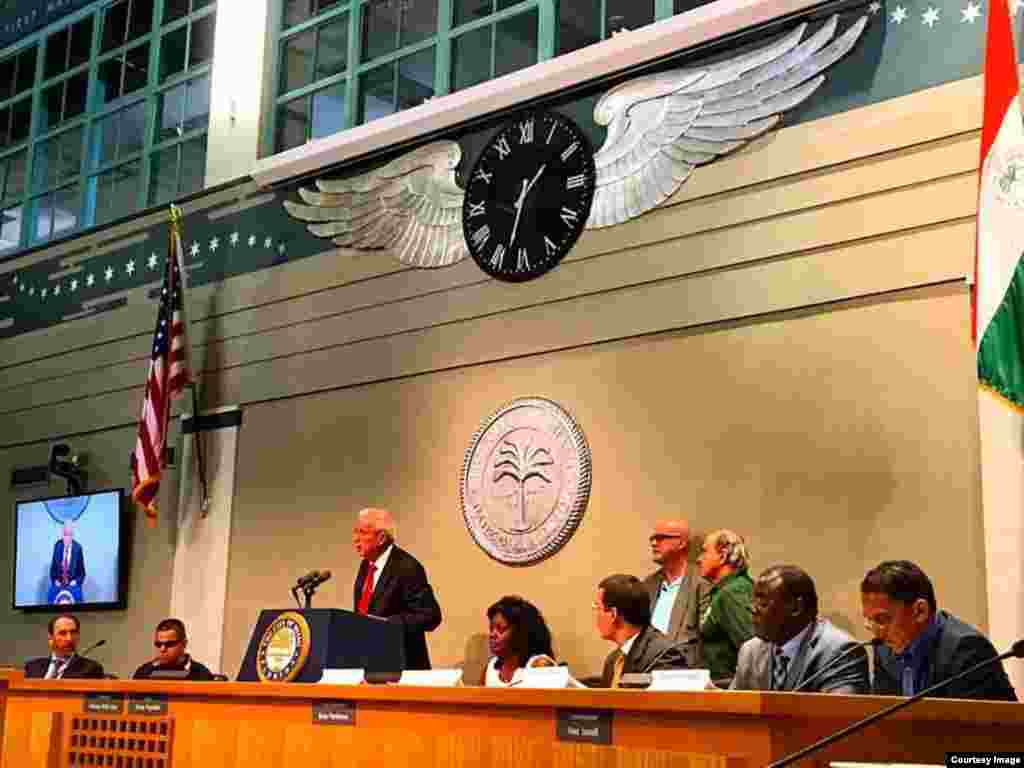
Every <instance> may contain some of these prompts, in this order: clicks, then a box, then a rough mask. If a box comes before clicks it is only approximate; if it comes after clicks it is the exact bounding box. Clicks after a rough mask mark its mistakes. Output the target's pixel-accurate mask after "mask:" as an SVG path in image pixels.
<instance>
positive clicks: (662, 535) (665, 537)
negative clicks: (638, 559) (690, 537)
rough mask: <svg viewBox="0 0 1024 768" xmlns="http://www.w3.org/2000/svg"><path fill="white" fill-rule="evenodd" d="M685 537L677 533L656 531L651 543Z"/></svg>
mask: <svg viewBox="0 0 1024 768" xmlns="http://www.w3.org/2000/svg"><path fill="white" fill-rule="evenodd" d="M681 538H683V537H682V536H680V535H679V534H677V533H654V534H651V544H660V543H661V542H663V541H666V540H668V539H681Z"/></svg>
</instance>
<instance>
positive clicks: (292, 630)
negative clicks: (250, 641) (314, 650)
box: [256, 611, 312, 683]
mask: <svg viewBox="0 0 1024 768" xmlns="http://www.w3.org/2000/svg"><path fill="white" fill-rule="evenodd" d="M311 645H312V635H311V634H310V631H309V624H308V623H306V619H305V617H304V616H302V614H299V613H295V612H294V611H285V612H284V613H282V614H281V615H280V616H278V617H277V618H276V619H274V621H273V622H272V623H271V624H270V626H269V627H267V629H266V631H265V632H264V633H263V637H261V638H260V645H259V648H258V649H257V650H256V674H257V675H259V678H260V680H262V681H263V682H265V683H287V682H290V681H292V680H294V679H295V678H296V677H298V676H299V673H300V672H302V667H303V666H305V664H306V659H307V658H309V649H310V646H311Z"/></svg>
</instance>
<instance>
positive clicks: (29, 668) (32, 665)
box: [25, 656, 103, 680]
mask: <svg viewBox="0 0 1024 768" xmlns="http://www.w3.org/2000/svg"><path fill="white" fill-rule="evenodd" d="M49 668H50V657H49V656H44V657H43V658H41V659H31V660H30V661H27V662H25V677H40V678H41V677H46V670H48V669H49ZM102 677H103V665H102V664H100V663H99V662H96V661H93V660H92V659H87V658H85V657H84V656H72V657H71V661H69V662H68V665H67V666H66V667H65V668H64V674H63V675H61V679H62V680H76V679H77V680H80V679H83V678H97V679H100V678H102Z"/></svg>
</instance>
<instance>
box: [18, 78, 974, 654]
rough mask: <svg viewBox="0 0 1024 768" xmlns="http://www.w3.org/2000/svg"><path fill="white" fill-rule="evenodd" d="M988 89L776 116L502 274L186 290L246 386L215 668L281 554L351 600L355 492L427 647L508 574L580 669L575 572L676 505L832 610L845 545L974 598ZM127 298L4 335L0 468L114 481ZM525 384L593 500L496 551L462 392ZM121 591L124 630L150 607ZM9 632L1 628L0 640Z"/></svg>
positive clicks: (221, 393)
mask: <svg viewBox="0 0 1024 768" xmlns="http://www.w3.org/2000/svg"><path fill="white" fill-rule="evenodd" d="M980 95H981V89H980V80H979V79H977V78H975V79H971V80H965V81H961V82H958V83H952V84H949V85H946V86H942V87H940V88H935V89H932V90H930V91H924V92H920V93H917V94H913V95H911V96H907V97H904V98H901V99H897V100H893V101H890V102H886V103H883V104H877V105H874V106H871V107H867V108H864V109H861V110H857V111H855V112H850V113H846V114H842V115H837V116H834V117H831V118H827V119H823V120H820V121H817V122H814V123H809V124H804V125H799V126H795V127H792V128H786V129H783V130H781V131H778V132H776V133H773V134H771V135H769V136H767V137H765V138H764V139H762V140H759V141H758V142H755V143H754V144H753V145H752V146H750V147H749V148H748V149H747V150H745V151H744V152H742V153H740V154H738V155H736V156H733V157H729V158H726V159H725V160H723V161H721V162H718V163H715V164H713V165H711V166H709V167H707V168H702V169H700V170H699V171H698V172H696V173H695V174H694V177H693V179H692V180H691V181H690V182H689V183H688V184H687V185H686V186H684V187H683V189H682V190H681V191H680V193H679V194H677V195H676V196H675V198H674V199H673V200H671V201H670V202H669V204H668V205H666V206H665V207H664V208H663V209H660V210H658V211H655V212H652V213H651V214H649V215H647V216H645V217H643V218H642V219H640V220H638V221H635V222H631V223H629V224H625V225H622V226H619V227H614V228H611V229H609V230H605V231H599V232H588V233H587V234H586V235H584V237H583V238H582V239H581V241H580V243H579V244H578V245H577V246H576V248H575V249H574V250H573V252H572V253H571V254H570V255H569V257H568V258H567V259H566V261H565V262H563V263H562V264H561V265H560V266H559V267H558V269H556V270H554V271H553V272H551V273H550V274H548V275H546V276H544V277H543V278H541V279H539V280H535V281H532V282H530V283H527V284H524V285H507V284H501V283H497V282H495V281H492V280H489V279H487V278H486V277H485V276H484V275H483V274H482V273H481V272H480V271H479V270H478V269H477V268H476V267H475V266H474V265H473V264H471V263H463V264H460V265H457V266H455V267H452V268H448V269H444V270H435V271H418V270H412V269H407V268H403V267H401V266H400V265H398V264H396V263H395V262H394V261H392V260H391V259H390V258H389V257H388V256H387V255H386V254H369V255H358V254H353V253H348V252H344V251H340V250H338V251H332V250H325V252H324V253H322V254H320V255H319V256H315V257H312V258H308V259H304V260H301V261H298V262H295V263H291V264H286V265H283V266H281V267H277V268H275V269H273V270H265V271H262V272H257V273H253V274H249V275H242V276H239V277H236V278H232V279H230V280H227V281H224V282H223V283H218V284H215V285H210V286H203V287H200V288H198V289H196V290H194V291H193V292H192V294H191V297H192V301H193V318H194V328H193V331H194V332H193V339H194V342H195V344H196V348H195V359H196V360H197V361H199V364H200V367H201V368H202V370H203V374H202V379H203V391H204V403H203V405H204V407H216V406H219V405H231V404H236V403H237V404H241V405H243V406H244V407H245V410H246V415H245V419H244V423H243V425H242V428H241V432H240V437H239V440H240V453H239V463H238V485H237V487H238V491H237V499H236V502H237V503H236V505H235V523H234V532H233V539H232V554H231V561H230V564H229V585H228V589H229V591H228V611H227V615H226V617H225V621H226V633H225V654H226V656H225V660H226V664H225V666H226V669H227V671H229V672H232V673H233V672H234V671H235V668H236V667H237V662H238V659H239V657H240V655H241V652H242V649H243V646H244V641H245V637H246V635H247V633H248V630H249V627H250V625H251V623H252V621H253V620H254V618H255V616H256V612H257V610H258V609H259V607H261V606H263V605H267V604H270V605H275V604H276V605H287V604H288V599H289V598H288V595H287V592H286V589H285V588H286V585H287V584H288V582H289V581H290V580H291V579H293V578H294V577H295V576H296V575H298V574H299V573H301V572H304V571H305V570H307V569H310V568H314V567H328V568H331V569H332V570H334V571H335V573H336V577H335V579H334V580H333V581H332V582H330V583H329V584H327V585H326V586H325V588H324V591H323V594H322V595H321V602H320V604H321V605H324V606H327V605H340V606H349V605H350V604H351V595H350V589H351V586H350V585H351V579H352V575H353V569H354V562H353V560H352V559H351V557H350V556H349V554H348V553H349V547H350V544H349V540H350V533H349V532H350V529H351V523H352V514H353V513H354V511H355V510H356V509H358V508H359V507H360V506H362V505H363V504H366V503H369V502H376V503H382V504H388V505H390V506H391V507H392V508H393V509H394V510H395V512H396V513H397V514H398V516H399V520H400V523H401V526H402V529H401V537H402V541H403V542H405V543H407V544H408V545H409V547H410V549H412V550H413V551H414V552H415V553H416V554H417V555H418V556H419V557H420V558H421V559H422V560H423V562H424V563H425V564H426V565H427V567H428V569H429V571H430V572H431V575H432V578H433V581H434V583H435V587H436V588H437V590H438V592H439V595H440V597H441V600H442V605H443V606H444V608H445V610H446V613H447V617H448V618H447V620H446V622H445V624H444V625H442V628H441V629H440V630H438V632H437V633H435V635H434V636H433V638H432V646H433V650H434V656H435V660H436V661H437V662H439V663H444V664H447V663H452V662H454V661H456V660H458V659H459V658H461V656H462V654H463V645H464V643H465V642H466V638H467V636H468V635H471V634H472V633H474V632H480V631H482V629H483V626H484V622H483V618H482V614H483V611H484V609H485V608H486V606H487V604H488V603H489V602H490V601H492V600H493V599H495V598H496V597H498V596H499V595H500V594H502V593H504V592H506V591H517V592H520V593H522V594H525V595H528V596H531V597H534V598H536V599H537V600H538V602H539V603H540V604H541V605H542V607H543V608H544V610H545V612H546V613H547V615H548V618H549V621H550V622H551V624H552V625H553V627H554V629H555V631H556V639H557V641H558V650H559V652H560V653H561V655H563V656H564V657H565V658H566V659H568V660H569V661H570V662H572V663H573V666H574V671H577V672H579V673H580V674H585V673H587V672H589V671H593V670H594V669H595V667H596V664H597V661H598V660H599V659H600V658H601V657H602V655H603V653H604V651H605V647H604V646H603V645H602V643H600V642H599V641H598V640H596V639H595V638H594V636H593V632H592V630H591V626H590V623H591V616H590V608H589V605H590V602H591V600H592V597H593V595H592V591H593V585H594V583H595V582H596V580H597V579H598V578H600V576H602V575H604V574H605V573H607V572H609V571H611V570H620V569H621V570H627V571H636V572H642V571H644V570H645V569H646V568H647V566H648V563H647V555H646V548H645V534H646V528H647V525H648V524H649V522H650V520H651V519H653V517H654V516H656V515H660V514H664V513H666V512H670V511H671V512H675V511H679V512H683V513H686V514H688V515H690V517H691V518H692V521H693V523H694V525H695V526H699V527H702V528H706V527H709V526H712V525H715V526H717V525H729V526H731V527H735V528H737V529H739V530H741V531H742V532H744V533H745V534H747V535H748V536H749V538H750V540H751V545H752V549H753V552H754V559H755V565H756V566H757V567H761V566H764V565H766V564H768V563H771V562H775V561H777V560H780V559H787V560H796V561H798V562H800V563H802V564H803V565H805V566H806V567H808V568H809V569H810V570H811V572H812V573H813V574H814V575H815V576H817V577H818V580H819V582H820V584H821V588H822V593H823V595H822V597H823V602H824V604H825V605H826V606H827V607H828V609H829V610H831V611H835V612H837V613H838V615H839V616H840V617H841V619H842V621H844V622H845V623H848V624H850V625H852V624H853V623H855V616H856V592H855V588H856V584H857V582H858V580H859V579H860V577H861V576H862V574H863V571H864V569H865V568H866V567H868V566H869V565H871V564H873V563H874V562H875V561H877V560H879V559H881V558H883V557H889V556H897V555H899V556H909V557H913V558H917V559H919V560H920V561H921V562H922V564H923V565H924V566H925V568H926V569H928V570H929V571H930V572H931V573H932V575H933V576H934V577H935V580H936V582H937V584H938V587H939V590H940V594H941V596H942V600H943V603H944V604H945V605H946V606H948V607H949V608H950V609H951V610H953V611H954V612H956V613H958V614H961V615H963V616H964V617H965V618H967V619H968V620H971V621H976V622H978V623H981V624H984V623H985V621H986V616H985V608H984V602H985V600H984V597H985V587H984V583H985V574H984V565H983V562H984V560H983V551H982V539H981V527H980V526H981V516H980V512H979V504H978V498H977V496H978V494H977V470H976V466H977V455H976V454H977V438H976V432H977V426H976V425H977V416H976V399H975V393H974V386H975V380H974V373H973V355H972V353H971V349H970V344H969V341H968V339H967V335H966V334H967V330H966V324H967V317H968V314H967V313H968V309H967V297H966V288H965V276H967V275H969V273H970V270H971V263H972V259H973V252H974V250H973V249H974V213H975V207H976V201H977V181H976V170H977V159H978V127H979V125H980ZM256 194H258V191H256V190H254V189H253V188H252V187H251V186H242V187H236V188H233V189H230V190H223V191H221V192H217V193H216V194H214V195H210V196H207V197H206V198H204V199H202V200H199V201H196V202H194V203H192V204H190V207H189V208H188V209H187V212H191V213H192V214H193V215H195V216H199V217H202V216H208V217H210V218H215V217H219V216H222V215H224V213H225V210H228V209H224V208H220V209H219V210H215V207H216V206H225V205H227V206H231V205H235V204H237V205H248V204H250V203H251V202H252V200H253V199H254V198H253V197H252V196H253V195H256ZM133 226H135V225H126V226H125V227H122V228H120V229H119V230H117V231H115V232H107V233H104V237H105V238H106V239H110V238H112V237H114V236H118V235H124V236H131V234H132V227H133ZM83 247H84V248H92V247H99V248H103V247H107V246H105V245H103V244H102V243H101V242H100V241H99V238H92V239H91V240H90V239H86V238H82V239H81V240H80V241H76V243H75V244H74V245H73V246H69V247H66V248H65V251H66V252H67V253H68V258H69V259H71V260H72V261H73V260H74V259H75V258H76V256H74V255H73V252H74V251H76V250H78V249H81V248H83ZM53 252H54V251H51V252H50V253H45V252H44V254H43V255H42V256H40V255H38V254H36V255H31V256H27V257H24V258H23V260H22V261H24V260H26V259H28V260H30V259H35V258H49V257H50V256H52V253H53ZM20 266H21V263H20V262H19V263H15V264H10V265H8V264H5V265H3V266H0V272H2V271H5V270H7V269H10V268H12V267H13V268H18V267H20ZM0 277H2V274H0ZM126 299H127V302H128V303H127V306H126V307H125V308H123V309H121V310H118V311H117V312H115V313H110V314H107V315H105V316H103V317H98V318H93V319H83V320H78V321H75V322H72V323H67V324H64V325H62V326H60V327H59V328H56V329H50V330H47V331H44V332H39V333H30V334H24V335H23V336H19V337H16V338H15V339H12V340H9V341H5V342H0V457H3V461H5V462H8V465H10V464H13V463H17V462H18V461H21V459H20V458H19V457H21V456H22V455H23V454H22V452H23V451H25V450H28V448H27V447H26V448H19V447H16V446H18V445H21V444H28V445H39V446H45V445H46V444H47V442H48V441H51V440H53V439H55V438H57V437H60V436H63V435H69V434H79V433H82V434H87V433H89V434H91V433H96V434H97V435H110V436H111V442H110V444H109V445H107V446H106V447H103V448H101V449H99V450H100V453H102V456H103V461H104V462H107V465H108V466H110V467H123V474H117V472H120V471H122V470H111V472H112V475H111V476H112V477H114V478H115V479H116V481H118V482H120V481H125V482H126V481H127V455H128V453H129V451H130V449H131V443H132V434H133V430H132V429H131V428H130V427H128V426H126V425H130V424H131V423H132V422H133V421H134V420H135V419H136V418H137V415H138V408H139V403H140V400H141V394H142V393H141V386H142V381H143V377H144V374H145V360H146V354H147V350H148V348H149V344H150V334H151V333H152V317H153V305H152V304H151V303H150V302H149V301H148V300H147V299H146V297H145V290H144V289H137V290H135V291H131V292H128V294H126ZM534 394H543V395H546V396H548V397H552V398H554V399H556V400H558V401H560V402H561V403H562V404H563V405H564V406H565V407H567V408H568V409H569V410H570V411H571V412H573V413H574V414H575V416H576V417H577V419H578V420H579V421H580V423H581V425H582V427H583V429H584V430H585V432H586V433H587V436H588V438H589V440H590V441H591V445H592V448H593V451H594V467H595V470H594V471H595V475H594V487H593V497H592V502H591V506H590V508H589V510H588V512H587V515H586V518H585V520H584V522H583V525H582V527H581V529H580V531H579V532H578V534H577V535H576V537H575V538H574V539H573V540H572V541H571V542H570V543H569V544H568V546H567V547H566V548H565V550H563V552H562V553H560V554H559V555H558V556H556V557H555V558H552V559H551V560H550V561H548V562H546V563H544V564H541V565H538V566H536V567H533V568H527V569H518V570H514V571H513V570H510V569H505V568H502V567H500V566H498V565H497V564H495V563H493V562H492V561H490V560H488V559H487V558H486V557H485V556H484V555H483V554H482V553H481V552H479V551H478V550H477V549H476V548H475V546H474V545H473V544H472V543H471V541H470V539H469V537H468V535H467V534H466V533H465V532H464V530H463V527H462V523H461V519H460V513H459V510H458V503H457V482H458V471H459V468H460V467H461V462H462V457H463V452H464V451H465V448H466V445H467V441H468V440H469V438H470V436H471V435H472V433H473V431H474V430H475V429H476V427H477V426H478V424H479V422H480V420H481V419H483V418H484V417H485V416H487V415H488V414H489V413H490V412H491V411H492V410H493V409H494V408H496V407H497V406H498V405H500V404H501V403H502V402H504V401H506V400H508V399H510V398H512V397H518V396H524V395H534ZM115 428H119V429H115ZM115 435H116V436H118V437H117V439H116V440H114V439H113V436H115ZM89 439H93V438H91V437H90V438H89ZM96 439H98V437H97V438H96ZM35 450H36V448H33V451H35ZM39 453H40V454H41V455H43V456H45V450H44V449H42V448H40V449H39ZM35 461H37V460H33V462H30V463H35ZM172 490H173V489H172ZM169 492H171V491H169ZM140 537H142V538H143V539H144V540H145V541H146V542H148V543H146V544H144V545H143V544H140V546H151V547H154V548H156V550H157V551H158V552H161V553H162V554H159V555H154V559H153V560H152V561H151V562H147V563H146V568H145V570H146V571H147V572H148V573H156V572H157V571H158V570H159V569H160V568H162V567H163V564H164V563H166V562H169V554H168V552H167V550H166V546H167V542H169V541H170V539H169V538H168V537H167V536H162V537H161V538H160V539H159V540H158V542H157V543H153V542H152V541H150V539H149V537H148V536H147V532H144V531H143V532H142V533H141V534H140ZM161 542H162V543H161ZM5 546H6V545H5ZM151 566H152V568H151ZM135 571H136V575H137V576H138V575H139V574H140V572H142V571H143V567H142V565H141V561H137V562H136V566H135ZM145 578H152V579H153V581H151V582H145V581H143V582H142V583H150V584H154V585H156V584H159V586H156V587H155V589H154V591H153V595H155V597H154V598H153V601H152V603H151V604H155V603H159V602H160V600H164V601H166V595H167V592H166V586H165V582H157V581H156V578H157V577H156V576H151V577H150V576H147V577H145ZM165 604H166V603H165ZM141 607H142V606H137V608H139V609H141ZM146 609H147V610H149V606H148V605H147V608H146ZM133 610H134V609H133ZM153 612H154V613H158V611H157V609H156V608H153ZM123 619H124V622H125V627H127V628H130V631H131V632H134V633H135V634H136V635H138V637H139V640H138V642H139V649H140V653H139V656H141V657H144V656H145V653H148V645H147V644H148V642H149V638H148V631H149V628H150V626H151V625H150V624H149V621H148V620H149V616H148V614H147V616H146V617H145V620H143V618H142V617H141V616H139V615H137V614H132V613H129V614H128V615H125V616H124V617H123ZM7 621H8V623H9V624H17V623H18V622H19V621H21V619H20V617H15V616H11V615H9V614H8V619H7ZM33 621H34V620H33ZM126 631H128V630H126ZM17 632H19V633H20V632H28V630H26V629H21V628H19V629H18V630H17ZM26 652H27V647H26V646H25V645H24V644H23V643H21V642H20V641H19V643H18V644H17V645H16V646H15V645H11V646H10V649H9V650H8V643H7V641H6V640H4V639H0V657H4V656H9V657H14V656H16V655H19V654H23V653H26ZM136 660H137V659H132V660H131V662H132V663H131V664H129V663H128V662H127V661H126V662H124V666H123V667H122V668H121V670H120V671H128V670H129V669H130V667H131V666H133V665H134V662H135V661H136Z"/></svg>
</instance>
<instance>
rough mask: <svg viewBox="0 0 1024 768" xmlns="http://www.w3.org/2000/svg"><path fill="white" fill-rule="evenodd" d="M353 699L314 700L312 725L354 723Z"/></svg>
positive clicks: (354, 708)
mask: <svg viewBox="0 0 1024 768" xmlns="http://www.w3.org/2000/svg"><path fill="white" fill-rule="evenodd" d="M355 724H356V703H355V702H354V701H314V702H313V725H355Z"/></svg>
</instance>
